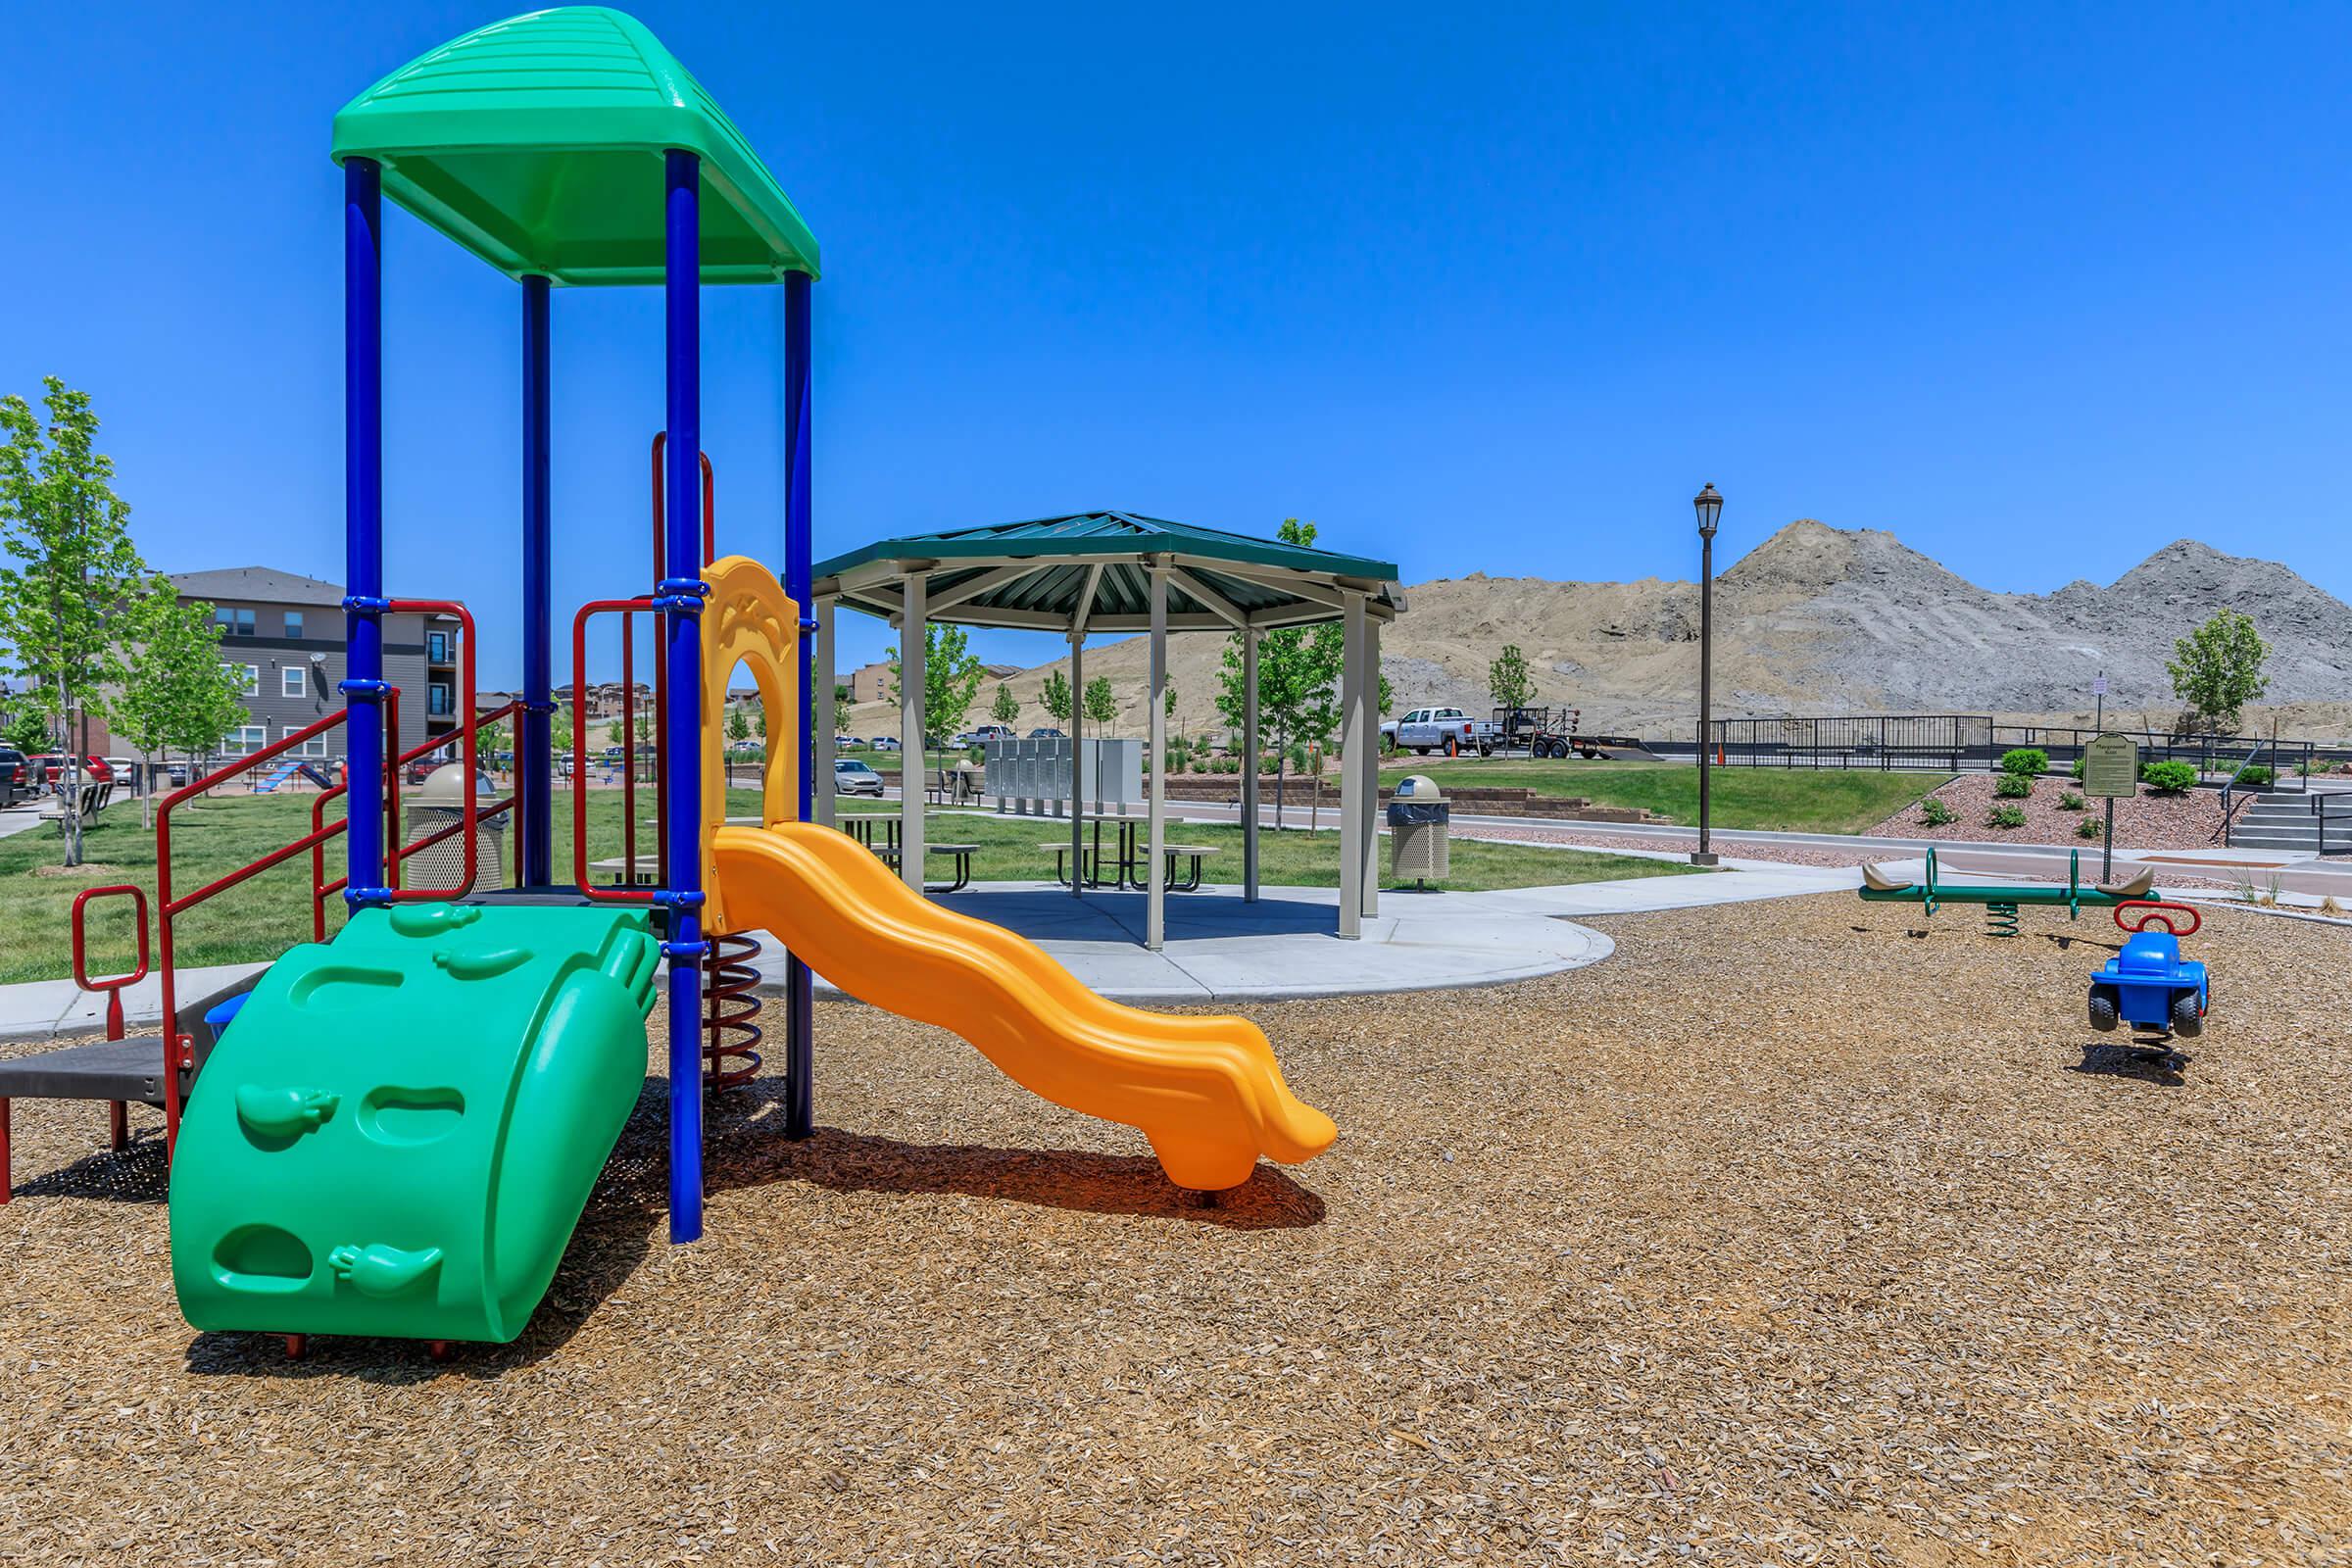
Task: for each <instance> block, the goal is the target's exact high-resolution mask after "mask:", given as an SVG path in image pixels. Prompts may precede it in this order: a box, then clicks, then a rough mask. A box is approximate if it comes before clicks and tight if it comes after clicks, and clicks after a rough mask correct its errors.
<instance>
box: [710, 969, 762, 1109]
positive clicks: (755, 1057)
mask: <svg viewBox="0 0 2352 1568" xmlns="http://www.w3.org/2000/svg"><path fill="white" fill-rule="evenodd" d="M710 942H711V951H710V952H709V953H708V954H706V955H705V956H704V957H703V1084H704V1087H705V1088H707V1089H711V1090H720V1089H740V1088H742V1087H743V1086H744V1085H745V1084H747V1083H750V1082H751V1081H752V1079H753V1077H754V1076H755V1075H756V1074H757V1073H758V1072H759V1071H760V1053H759V1052H758V1051H757V1050H756V1049H754V1048H756V1047H757V1046H758V1045H759V1044H760V1041H761V1040H762V1039H763V1038H765V1031H763V1030H761V1029H760V1025H759V1024H757V1023H755V1022H753V1021H752V1020H754V1019H756V1018H758V1017H759V1016H760V995H759V991H760V971H759V969H758V968H757V967H755V966H754V965H753V963H752V959H754V958H756V957H758V956H760V941H759V939H758V938H757V937H751V936H747V935H745V934H744V933H742V932H740V931H729V932H724V933H721V934H719V935H716V936H712V937H711V939H710Z"/></svg>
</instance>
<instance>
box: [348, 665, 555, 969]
mask: <svg viewBox="0 0 2352 1568" xmlns="http://www.w3.org/2000/svg"><path fill="white" fill-rule="evenodd" d="M397 695H398V688H394V690H393V692H392V693H391V694H390V696H392V697H397ZM520 711H522V701H521V699H519V698H517V699H516V700H515V701H514V702H511V703H509V704H507V705H506V706H505V707H503V708H494V709H492V710H491V711H489V712H487V713H477V714H475V715H474V716H473V717H472V718H471V719H470V720H468V721H467V724H466V727H467V728H468V729H471V730H473V731H475V732H476V733H477V735H478V733H479V732H480V731H481V730H482V729H483V728H484V727H486V726H488V725H491V724H495V723H497V722H499V721H500V720H501V719H504V718H507V717H509V716H511V715H514V714H516V713H519V712H520ZM394 712H395V723H394V728H395V730H397V728H398V724H397V712H398V709H397V706H395V709H394ZM450 739H451V737H450V736H449V735H427V736H426V737H425V738H424V739H423V740H421V741H419V742H417V744H416V745H415V746H412V747H410V748H409V749H408V750H407V751H405V752H397V753H390V754H388V755H389V757H390V760H389V761H387V762H386V763H385V767H386V769H387V771H388V772H389V774H390V780H389V782H388V784H387V786H386V794H387V795H388V797H389V798H390V799H391V800H393V801H395V802H397V801H398V799H399V797H400V772H401V769H403V768H405V767H407V766H408V765H409V764H410V763H411V762H414V761H417V760H418V759H420V758H425V757H430V756H431V755H432V754H433V753H435V752H437V751H440V750H442V749H443V748H445V747H447V746H448V745H449V743H450ZM348 787H349V786H348V785H344V784H336V785H332V786H330V787H329V788H327V789H323V790H320V791H319V794H318V795H317V796H316V797H315V798H314V799H313V800H312V803H311V826H312V827H313V828H314V829H317V828H319V827H320V826H322V825H324V824H325V813H326V803H327V802H328V801H331V800H333V799H334V798H335V797H336V796H338V795H341V794H343V793H344V792H345V791H346V789H347V788H348ZM521 795H522V786H521V782H520V780H519V779H518V780H517V781H516V783H515V788H514V789H513V790H512V791H510V792H509V793H508V795H507V798H506V799H505V800H503V801H494V802H493V803H492V804H491V805H489V806H485V807H483V808H481V809H480V811H479V812H478V815H479V816H480V817H483V818H487V817H493V816H497V815H499V814H500V813H502V812H505V811H513V812H514V813H515V881H516V882H517V883H520V882H521V880H522V829H521V819H522V804H521ZM391 823H392V827H391V834H392V840H393V846H392V849H391V852H390V860H391V864H390V870H391V873H392V874H391V878H390V880H391V882H392V884H393V886H395V887H397V886H399V885H400V862H401V861H403V860H405V859H407V858H409V857H410V856H412V855H415V854H416V853H417V851H419V850H424V849H430V848H431V847H432V846H433V845H436V844H438V843H440V842H441V841H442V840H444V839H446V838H448V837H449V836H450V835H451V834H453V833H456V832H457V831H458V830H459V829H460V828H462V827H464V826H465V825H466V824H465V823H464V822H462V821H461V822H452V823H451V824H450V825H449V826H447V827H445V828H441V829H439V830H437V831H435V832H433V833H430V834H427V835H426V836H425V837H423V838H420V839H418V840H417V842H416V843H414V844H402V843H401V842H400V818H399V814H398V811H397V809H395V811H394V813H393V815H392V817H391ZM345 825H347V822H346V821H345V820H344V819H338V820H337V821H336V822H335V823H334V824H333V827H336V828H340V827H343V826H345ZM333 836H334V835H333V832H332V831H331V830H330V831H329V832H328V833H327V834H326V835H325V837H326V838H332V837H333ZM325 854H326V851H325V847H324V840H323V839H322V840H321V841H320V843H319V844H318V845H315V846H313V848H312V850H311V931H312V940H313V941H317V942H324V941H325V940H326V901H327V899H328V898H329V897H330V896H332V895H334V894H337V893H340V892H342V891H343V889H344V888H345V887H346V886H348V885H349V884H350V881H351V878H350V877H349V876H348V875H345V876H339V877H336V878H335V879H334V880H333V881H331V882H330V881H328V880H327V879H326V861H325ZM472 891H473V881H471V880H468V881H467V882H466V886H465V887H463V888H461V889H457V890H455V891H454V892H434V891H432V890H429V889H428V890H425V893H424V896H426V897H433V898H450V897H456V898H463V897H464V896H465V895H466V894H467V893H470V892H472Z"/></svg>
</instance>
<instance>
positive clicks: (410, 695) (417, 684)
mask: <svg viewBox="0 0 2352 1568" xmlns="http://www.w3.org/2000/svg"><path fill="white" fill-rule="evenodd" d="M215 608H216V609H221V610H232V611H234V610H250V611H252V612H253V613H254V635H252V636H251V637H233V636H232V637H223V638H221V659H223V660H224V661H226V662H229V663H232V664H250V665H252V666H254V668H255V670H256V671H257V672H258V675H259V684H260V690H259V691H258V692H257V693H255V694H253V695H251V696H248V697H247V698H246V699H245V711H246V712H247V713H248V714H249V715H251V716H250V717H249V719H248V720H247V721H248V722H249V723H254V724H262V725H266V726H268V728H269V732H270V733H269V739H270V741H272V742H275V741H279V740H283V739H284V738H285V737H286V735H287V734H288V733H289V732H290V731H293V730H298V729H300V728H302V727H303V726H304V725H306V724H312V723H316V722H317V721H318V720H319V719H321V718H324V717H326V716H327V715H328V714H330V713H333V712H335V711H338V710H340V709H341V708H342V706H343V694H342V693H341V692H340V691H338V690H337V689H336V688H337V684H338V683H339V682H340V681H341V680H342V679H343V677H344V676H345V675H346V674H348V673H349V672H350V667H351V666H350V662H349V659H348V651H347V647H346V644H345V642H344V621H343V612H342V611H340V610H338V609H333V608H320V607H318V606H312V605H303V606H285V605H263V604H250V603H248V604H238V603H236V602H234V601H221V602H219V603H217V604H216V605H215ZM289 609H292V610H295V611H296V612H297V613H299V614H300V615H301V616H302V636H301V637H299V638H290V637H288V636H286V634H285V615H286V612H287V611H288V610H289ZM445 629H446V630H448V632H449V634H450V641H451V645H452V650H453V653H454V651H455V645H456V642H457V628H456V627H454V626H450V627H447V628H445ZM425 635H426V624H425V619H424V617H423V616H421V615H388V616H386V617H385V619H384V679H386V680H387V681H390V682H391V683H392V684H393V685H395V686H397V687H399V688H400V744H401V748H402V749H403V750H406V749H408V748H409V747H412V746H415V745H416V744H417V742H419V741H421V740H423V739H424V737H425V735H426V734H427V733H428V729H427V725H428V722H429V723H430V724H431V728H432V729H433V730H440V729H445V728H447V727H449V722H450V721H451V720H453V719H454V718H455V716H456V715H455V712H454V710H455V709H456V708H459V707H462V706H463V696H464V694H463V693H461V692H459V691H457V689H456V688H457V671H456V669H455V668H454V667H453V668H451V669H449V670H445V671H440V670H428V668H427V665H426V662H425ZM313 656H317V659H316V662H314V658H313ZM288 670H296V671H299V672H300V674H301V682H300V687H299V690H298V692H297V693H296V694H291V695H290V694H289V693H288V691H287V689H286V687H285V685H284V681H285V675H286V672H287V671H288ZM434 679H442V680H446V681H447V682H448V684H449V686H450V688H451V699H452V708H453V712H452V713H451V714H450V715H447V716H446V717H441V718H436V717H435V716H434V715H432V714H430V713H429V712H428V709H429V708H430V704H431V699H430V695H429V687H430V685H431V683H432V681H433V680H434ZM322 738H323V739H324V741H325V743H326V755H327V756H329V757H332V758H341V757H342V756H343V755H344V754H345V752H346V751H347V750H348V749H349V747H348V743H347V742H346V740H345V739H344V731H342V730H332V731H329V732H328V733H327V734H326V735H325V736H324V737H322Z"/></svg>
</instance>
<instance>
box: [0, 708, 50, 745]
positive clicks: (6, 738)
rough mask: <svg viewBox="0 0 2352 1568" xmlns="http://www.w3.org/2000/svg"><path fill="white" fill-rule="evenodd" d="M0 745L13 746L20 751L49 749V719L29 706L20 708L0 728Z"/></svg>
mask: <svg viewBox="0 0 2352 1568" xmlns="http://www.w3.org/2000/svg"><path fill="white" fill-rule="evenodd" d="M0 745H6V746H14V747H15V748H16V749H17V750H18V751H20V752H45V751H47V750H48V749H49V745H50V735H49V721H48V720H47V719H45V718H43V717H42V716H41V715H40V714H39V713H37V712H35V711H33V710H31V709H29V708H25V709H20V710H19V711H17V712H15V713H14V714H12V715H11V716H10V718H9V720H8V727H7V728H6V729H0Z"/></svg>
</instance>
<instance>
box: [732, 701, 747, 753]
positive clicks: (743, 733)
mask: <svg viewBox="0 0 2352 1568" xmlns="http://www.w3.org/2000/svg"><path fill="white" fill-rule="evenodd" d="M744 707H745V705H744V704H742V703H729V704H728V705H727V739H728V740H730V741H733V742H734V743H736V744H737V745H741V744H742V743H743V742H745V741H748V740H750V739H751V738H752V715H751V714H750V713H747V712H745V711H744Z"/></svg>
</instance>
